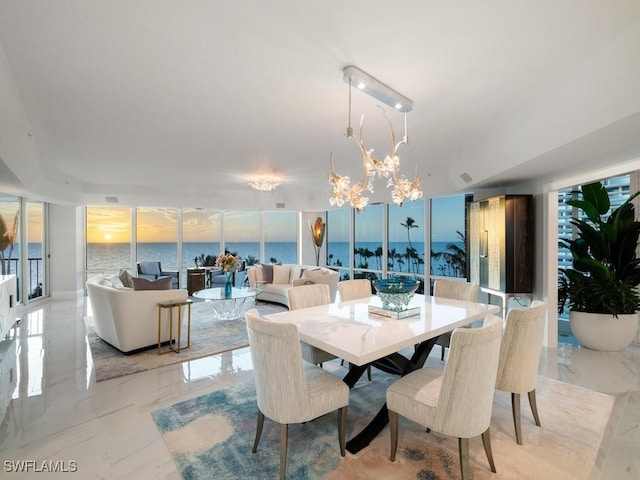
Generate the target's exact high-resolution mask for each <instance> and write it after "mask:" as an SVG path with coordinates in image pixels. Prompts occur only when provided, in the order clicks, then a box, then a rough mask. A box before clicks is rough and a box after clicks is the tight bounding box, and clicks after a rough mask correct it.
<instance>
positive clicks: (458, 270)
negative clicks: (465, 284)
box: [446, 230, 467, 277]
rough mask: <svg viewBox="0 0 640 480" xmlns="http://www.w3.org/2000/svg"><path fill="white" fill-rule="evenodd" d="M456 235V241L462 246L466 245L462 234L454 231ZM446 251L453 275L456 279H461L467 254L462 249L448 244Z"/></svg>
mask: <svg viewBox="0 0 640 480" xmlns="http://www.w3.org/2000/svg"><path fill="white" fill-rule="evenodd" d="M456 233H457V234H458V239H459V240H460V242H462V243H463V244H464V245H466V239H465V236H464V233H461V232H460V231H458V230H456ZM446 249H447V250H449V251H450V252H451V253H449V260H450V261H451V266H452V267H453V271H454V275H455V276H456V277H462V276H464V273H465V268H466V265H467V252H466V250H465V248H464V247H462V248H461V247H460V246H459V245H456V244H455V243H448V244H447V246H446Z"/></svg>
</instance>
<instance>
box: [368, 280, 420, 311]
mask: <svg viewBox="0 0 640 480" xmlns="http://www.w3.org/2000/svg"><path fill="white" fill-rule="evenodd" d="M372 283H373V286H374V288H375V289H376V292H377V293H378V296H379V297H380V300H382V308H384V309H387V310H392V311H394V312H400V311H402V310H406V308H407V305H408V304H409V301H410V300H411V297H413V294H414V293H415V292H416V290H417V289H418V287H419V286H420V280H413V279H409V278H407V279H399V278H388V279H386V280H374V281H373V282H372Z"/></svg>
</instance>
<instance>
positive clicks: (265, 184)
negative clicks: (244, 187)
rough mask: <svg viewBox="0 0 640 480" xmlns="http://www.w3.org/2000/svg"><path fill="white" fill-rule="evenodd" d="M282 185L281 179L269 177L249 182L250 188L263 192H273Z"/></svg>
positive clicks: (257, 178)
mask: <svg viewBox="0 0 640 480" xmlns="http://www.w3.org/2000/svg"><path fill="white" fill-rule="evenodd" d="M280 185H282V181H281V180H280V179H278V178H276V177H268V176H262V177H256V178H255V179H253V180H251V181H250V182H249V186H250V187H252V188H255V189H256V190H260V191H261V192H270V191H271V190H275V189H276V188H278V187H279V186H280Z"/></svg>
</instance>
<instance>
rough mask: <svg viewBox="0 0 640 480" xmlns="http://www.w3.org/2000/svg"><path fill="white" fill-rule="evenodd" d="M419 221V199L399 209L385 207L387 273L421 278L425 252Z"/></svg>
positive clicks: (421, 211)
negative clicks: (387, 234) (387, 238)
mask: <svg viewBox="0 0 640 480" xmlns="http://www.w3.org/2000/svg"><path fill="white" fill-rule="evenodd" d="M423 221H424V201H423V200H418V201H415V202H405V203H404V204H403V205H402V206H401V207H399V206H397V205H394V204H389V247H388V259H387V265H388V269H389V271H390V272H395V273H402V274H408V275H424V273H425V271H424V265H425V253H426V249H425V242H424V237H425V225H424V224H423Z"/></svg>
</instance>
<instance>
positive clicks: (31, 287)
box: [7, 257, 44, 300]
mask: <svg viewBox="0 0 640 480" xmlns="http://www.w3.org/2000/svg"><path fill="white" fill-rule="evenodd" d="M19 262H20V259H18V258H11V259H9V260H8V261H7V267H8V268H7V270H8V271H7V274H8V275H12V274H13V275H16V277H17V278H18V292H17V293H18V298H19V299H22V297H21V296H20V273H19V271H18V266H19ZM27 268H28V271H27V285H28V291H29V299H30V300H31V299H34V298H38V297H41V296H42V275H43V273H44V269H43V264H42V257H29V258H27Z"/></svg>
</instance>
